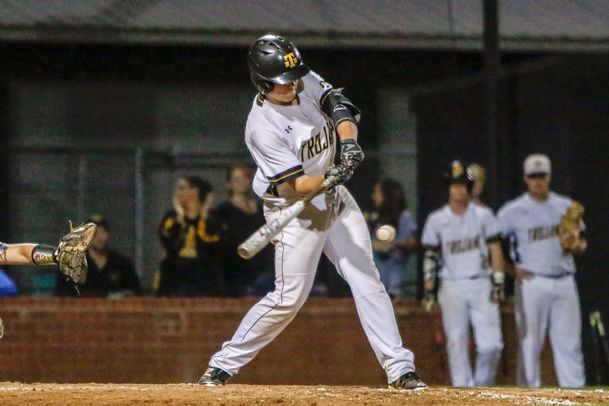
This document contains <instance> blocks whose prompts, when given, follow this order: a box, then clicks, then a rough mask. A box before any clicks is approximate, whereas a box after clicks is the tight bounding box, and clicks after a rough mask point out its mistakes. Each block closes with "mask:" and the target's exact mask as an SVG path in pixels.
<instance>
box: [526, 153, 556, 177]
mask: <svg viewBox="0 0 609 406" xmlns="http://www.w3.org/2000/svg"><path fill="white" fill-rule="evenodd" d="M541 173H545V174H547V175H550V174H551V173H552V163H551V162H550V158H548V156H547V155H544V154H531V155H529V156H528V157H527V159H525V160H524V175H525V176H529V175H535V174H541Z"/></svg>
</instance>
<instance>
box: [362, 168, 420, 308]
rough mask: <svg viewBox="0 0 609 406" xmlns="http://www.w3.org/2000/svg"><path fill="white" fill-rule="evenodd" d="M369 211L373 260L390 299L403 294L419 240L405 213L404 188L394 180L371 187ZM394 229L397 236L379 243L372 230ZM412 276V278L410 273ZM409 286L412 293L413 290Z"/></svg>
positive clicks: (412, 218)
mask: <svg viewBox="0 0 609 406" xmlns="http://www.w3.org/2000/svg"><path fill="white" fill-rule="evenodd" d="M372 202H373V205H374V209H373V211H372V212H371V213H370V214H369V215H368V224H369V226H370V230H371V236H372V250H373V252H374V261H375V263H376V266H377V268H378V270H379V272H380V274H381V281H382V282H383V284H384V285H385V288H386V289H387V292H388V293H389V295H390V296H392V297H401V296H404V295H405V292H404V289H403V288H404V286H403V285H404V283H405V281H406V266H407V263H408V258H409V254H410V253H412V252H414V251H416V249H417V248H418V246H419V241H418V238H417V236H416V232H417V223H416V219H415V218H414V216H413V214H412V213H411V212H410V211H408V210H407V204H406V196H405V193H404V189H403V188H402V185H400V183H399V182H397V181H396V180H394V179H390V178H387V179H383V180H381V181H380V182H378V183H377V184H376V185H374V191H373V193H372ZM383 225H390V226H392V227H395V229H396V231H397V234H396V237H395V239H394V240H393V241H388V242H384V241H379V240H378V239H377V237H376V230H377V229H378V228H379V227H381V226H383ZM412 277H413V278H416V275H415V273H414V272H412ZM414 285H416V282H414V283H413V292H412V294H413V295H414V294H415V291H414V288H416V286H414Z"/></svg>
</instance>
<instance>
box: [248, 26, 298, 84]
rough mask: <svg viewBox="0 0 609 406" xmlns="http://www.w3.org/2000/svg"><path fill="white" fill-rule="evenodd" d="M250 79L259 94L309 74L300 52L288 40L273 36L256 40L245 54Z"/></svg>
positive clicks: (269, 35) (268, 35)
mask: <svg viewBox="0 0 609 406" xmlns="http://www.w3.org/2000/svg"><path fill="white" fill-rule="evenodd" d="M247 64H248V66H249V69H250V78H251V79H252V82H253V83H254V86H256V89H258V91H259V92H260V93H266V92H270V91H271V90H273V86H274V84H278V85H285V84H287V83H290V82H293V81H295V80H297V79H300V78H301V77H303V76H304V75H306V74H307V73H309V70H310V69H309V67H308V66H307V65H306V64H305V63H304V62H303V61H302V58H301V57H300V52H298V49H296V46H295V45H294V44H293V43H292V42H291V41H290V40H288V39H286V38H283V37H281V36H279V35H275V34H267V35H265V36H263V37H260V38H258V39H257V40H256V41H254V43H253V44H252V45H251V46H250V49H249V51H248V53H247Z"/></svg>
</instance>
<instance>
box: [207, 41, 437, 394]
mask: <svg viewBox="0 0 609 406" xmlns="http://www.w3.org/2000/svg"><path fill="white" fill-rule="evenodd" d="M248 64H249V68H250V77H251V79H252V81H253V83H254V85H255V86H256V88H257V89H258V91H259V92H260V93H259V94H258V96H257V97H256V98H255V100H254V102H253V105H252V110H251V112H250V114H249V117H248V119H247V124H246V128H245V142H246V144H247V147H248V149H249V150H250V153H251V154H252V157H253V158H254V160H255V161H256V164H257V166H258V170H257V172H256V176H255V179H254V183H253V187H254V191H255V192H256V193H257V194H258V195H259V196H260V197H262V198H263V199H264V203H265V210H264V212H265V217H266V219H267V222H270V221H272V220H273V219H274V218H275V217H276V216H277V215H278V214H279V213H280V212H281V210H282V209H283V208H285V207H287V206H288V205H290V204H291V203H292V202H294V201H295V200H296V199H298V198H299V197H300V196H302V195H306V194H308V193H310V192H312V191H313V190H315V189H316V188H317V187H318V186H319V185H320V184H321V183H322V182H323V180H324V178H325V177H327V176H335V177H337V178H338V179H339V180H340V183H343V182H345V181H346V180H347V179H348V178H349V177H350V176H351V175H352V173H353V171H354V170H355V168H356V167H357V165H358V164H359V162H360V161H361V160H362V159H363V157H364V154H363V152H362V150H361V148H360V147H359V145H358V144H357V142H356V140H357V126H356V123H357V120H358V119H359V110H358V109H357V108H356V107H355V106H354V105H353V103H351V102H350V101H349V99H347V98H346V97H345V96H344V95H342V94H341V91H340V90H339V89H334V88H332V86H331V85H330V84H328V83H326V82H324V81H323V79H322V78H321V77H320V76H318V75H317V74H316V73H314V72H312V71H310V70H309V68H308V67H307V65H305V64H304V63H303V62H302V59H301V57H300V54H299V52H298V50H297V49H296V47H295V46H294V44H292V43H291V42H290V41H288V40H286V39H284V38H282V37H280V36H276V35H265V36H263V37H261V38H259V39H258V40H256V41H255V42H254V43H253V44H252V46H251V47H250V49H249V53H248ZM336 134H338V136H339V138H340V147H341V162H340V164H339V165H337V166H336V167H334V166H333V163H334V156H335V151H336V141H335V138H336ZM274 243H275V275H276V279H275V290H274V291H273V292H272V293H269V294H268V295H267V296H265V297H264V298H263V299H262V300H260V301H259V302H258V303H257V304H256V305H255V306H254V307H253V308H252V309H251V310H250V311H249V312H248V313H247V315H246V316H245V318H244V319H243V321H242V322H241V325H240V326H239V327H238V329H237V331H236V332H235V334H234V336H233V337H232V338H231V339H230V340H229V341H227V342H225V343H224V344H223V345H222V349H221V350H220V351H219V352H217V353H216V354H214V355H213V357H212V358H211V360H210V362H209V368H208V369H207V371H206V372H205V374H204V375H203V377H202V378H201V380H200V381H199V383H200V384H202V385H213V386H217V385H223V384H224V383H225V382H226V381H227V380H228V379H229V378H230V377H231V376H233V375H235V374H236V373H238V372H239V370H240V369H241V367H243V366H244V365H246V364H247V363H248V362H250V361H251V360H252V359H253V358H254V357H255V356H256V354H257V353H258V352H259V351H260V350H261V349H262V348H264V347H265V346H266V345H267V344H269V343H270V342H271V341H272V340H273V339H274V338H275V337H276V336H277V335H278V334H279V333H281V331H282V330H283V329H284V328H285V327H286V326H287V325H288V324H289V323H290V322H291V321H292V320H293V319H294V317H295V316H296V313H297V312H298V310H299V309H300V308H301V307H302V305H303V304H304V302H305V301H306V299H307V296H308V295H309V291H310V290H311V287H312V285H313V280H314V278H315V272H316V269H317V264H318V261H319V258H320V256H321V254H322V252H323V253H324V254H325V255H326V256H327V257H328V258H329V259H330V260H331V261H332V263H333V264H334V265H335V267H336V269H337V271H338V273H339V274H340V275H341V276H342V277H343V278H344V279H345V280H346V281H347V283H348V284H349V286H350V287H351V291H352V292H353V297H354V299H355V304H356V308H357V311H358V314H359V317H360V320H361V323H362V327H363V329H364V332H365V333H366V336H367V337H368V341H369V342H370V345H371V346H372V349H373V350H374V353H375V355H376V357H377V359H378V361H379V362H380V364H381V365H382V367H383V368H384V370H385V372H386V373H387V378H388V382H389V384H390V385H391V386H392V387H395V388H404V389H419V388H424V387H425V386H426V385H425V384H424V383H423V382H422V381H421V380H420V378H419V377H418V376H417V374H416V373H415V367H414V356H413V354H412V352H410V351H409V350H407V349H405V348H404V347H403V346H402V341H401V338H400V334H399V331H398V327H397V323H396V319H395V315H394V313H393V307H392V305H391V301H390V299H389V296H388V295H387V292H386V291H385V288H384V286H383V284H382V283H381V282H380V280H379V273H378V270H377V269H376V267H375V265H374V262H373V260H372V249H371V243H370V234H369V232H368V228H367V226H366V222H365V220H364V217H363V215H362V213H361V211H360V209H359V207H358V206H357V203H356V202H355V200H354V199H353V197H352V196H351V195H350V193H349V192H348V190H347V189H346V188H345V187H344V186H337V187H335V188H334V189H333V190H332V191H330V192H328V193H324V194H322V195H320V196H317V197H316V198H315V199H313V201H312V202H311V203H310V204H309V205H308V207H307V208H306V209H305V210H304V211H303V212H302V213H301V214H300V215H299V217H297V218H296V219H294V220H292V221H291V222H290V223H288V225H287V226H286V227H285V228H284V229H283V230H282V231H281V232H280V233H279V235H278V237H277V240H276V241H275V242H274ZM337 345H340V343H337ZM303 348H304V347H303Z"/></svg>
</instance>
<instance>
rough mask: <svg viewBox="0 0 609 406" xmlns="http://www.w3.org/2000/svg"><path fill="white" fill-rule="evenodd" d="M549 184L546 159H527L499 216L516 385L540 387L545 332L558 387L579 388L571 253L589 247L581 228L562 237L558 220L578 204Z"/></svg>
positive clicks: (581, 372)
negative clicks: (521, 188)
mask: <svg viewBox="0 0 609 406" xmlns="http://www.w3.org/2000/svg"><path fill="white" fill-rule="evenodd" d="M550 180H551V163H550V159H549V158H548V157H547V156H545V155H542V154H533V155H530V156H529V157H528V158H527V159H526V160H525V161H524V181H525V183H526V185H527V191H526V192H525V193H523V194H522V195H521V196H520V197H518V198H516V199H514V200H512V201H510V202H508V203H506V204H505V205H504V206H503V207H502V208H501V210H499V214H498V217H499V222H500V224H501V228H502V234H503V236H504V238H505V239H506V240H508V241H509V242H510V243H511V244H510V245H511V247H510V248H511V249H510V252H511V255H510V258H511V260H512V262H513V264H514V268H515V274H516V286H515V294H516V312H515V315H516V325H517V327H518V333H519V338H520V345H519V351H520V354H519V357H518V370H517V383H518V385H520V386H531V387H538V386H540V384H541V377H540V370H539V356H540V354H541V350H542V349H543V346H544V342H545V337H546V334H547V332H548V330H549V332H550V340H551V341H552V352H553V355H554V366H555V368H556V375H557V378H558V384H559V385H560V386H562V387H582V386H584V385H585V383H586V378H585V375H584V360H583V355H582V350H581V314H580V307H579V296H578V294H577V286H576V284H575V278H574V277H573V275H574V274H575V262H574V260H573V255H574V254H582V253H583V252H585V250H586V247H587V243H586V240H585V238H583V237H582V236H581V235H580V233H579V231H580V230H576V232H575V233H567V235H562V233H561V231H560V230H561V227H560V223H561V217H562V216H563V215H564V214H565V213H566V212H568V211H569V209H570V208H571V207H575V208H577V207H578V204H577V203H575V202H573V200H571V199H570V198H568V197H565V196H561V195H559V194H556V193H554V192H552V191H550ZM574 203H575V204H574ZM579 207H581V206H579ZM582 228H583V227H582ZM561 238H562V239H563V245H562V246H561Z"/></svg>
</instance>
